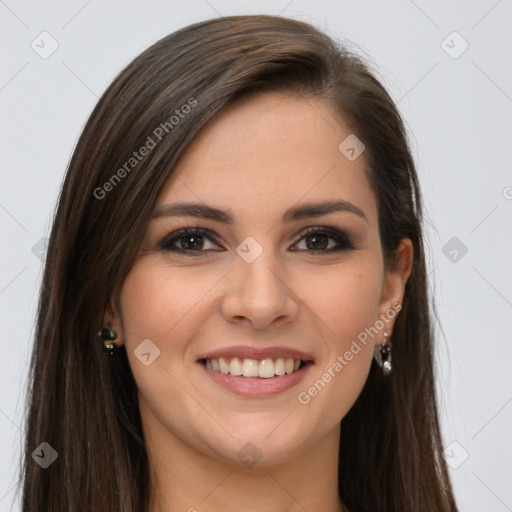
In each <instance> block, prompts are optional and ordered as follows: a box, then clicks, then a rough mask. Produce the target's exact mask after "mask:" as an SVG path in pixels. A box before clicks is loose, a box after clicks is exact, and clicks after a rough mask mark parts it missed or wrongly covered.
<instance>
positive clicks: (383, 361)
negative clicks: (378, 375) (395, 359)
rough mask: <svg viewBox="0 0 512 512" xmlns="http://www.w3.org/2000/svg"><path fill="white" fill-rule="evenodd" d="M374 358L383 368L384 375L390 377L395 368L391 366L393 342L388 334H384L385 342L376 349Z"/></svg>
mask: <svg viewBox="0 0 512 512" xmlns="http://www.w3.org/2000/svg"><path fill="white" fill-rule="evenodd" d="M373 357H374V359H375V361H377V364H378V365H379V366H380V367H381V368H382V373H383V374H384V375H389V374H390V373H391V370H392V369H393V366H392V364H391V340H390V339H389V335H388V333H387V332H385V333H384V340H383V341H382V345H381V346H380V347H375V351H374V353H373Z"/></svg>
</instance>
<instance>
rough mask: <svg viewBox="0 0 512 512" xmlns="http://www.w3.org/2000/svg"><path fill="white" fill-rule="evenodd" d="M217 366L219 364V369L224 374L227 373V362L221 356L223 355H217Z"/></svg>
mask: <svg viewBox="0 0 512 512" xmlns="http://www.w3.org/2000/svg"><path fill="white" fill-rule="evenodd" d="M219 366H220V371H221V372H222V373H224V374H226V375H227V374H228V373H229V364H228V363H226V360H225V359H224V358H223V357H219Z"/></svg>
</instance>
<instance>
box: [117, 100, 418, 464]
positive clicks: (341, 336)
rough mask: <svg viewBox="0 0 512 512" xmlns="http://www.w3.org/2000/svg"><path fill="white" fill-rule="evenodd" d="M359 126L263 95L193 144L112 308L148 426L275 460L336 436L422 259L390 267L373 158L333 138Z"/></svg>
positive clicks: (315, 104)
mask: <svg viewBox="0 0 512 512" xmlns="http://www.w3.org/2000/svg"><path fill="white" fill-rule="evenodd" d="M350 134H351V131H350V128H349V127H348V126H347V125H345V124H344V123H343V121H342V120H341V119H340V118H339V116H337V115H335V114H334V112H333V110H332V108H331V107H330V106H329V104H327V103H325V102H324V101H322V100H307V101H306V100H303V99H299V98H297V97H293V96H290V95H289V94H287V95H280V94H263V95H259V96H256V97H252V98H249V99H245V100H244V101H243V102H239V103H238V104H236V105H235V106H234V107H233V108H231V109H229V110H226V111H224V112H223V113H222V114H220V115H219V116H217V117H216V118H215V119H214V120H213V121H212V122H211V123H210V124H209V125H208V126H207V127H206V128H205V129H203V130H202V132H201V133H200V135H199V136H198V137H197V138H196V139H195V140H194V142H193V143H192V145H191V146H189V148H188V149H187V151H186V153H185V154H184V155H183V157H182V158H181V160H180V161H179V163H178V165H177V166H176V167H175V169H174V170H173V172H172V175H171V177H170V178H169V180H168V182H167V183H166V185H165V187H164V189H163V190H162V192H161V194H160V196H159V197H158V199H157V201H156V204H155V216H154V217H153V219H152V220H151V222H150V224H149V226H148V229H147V232H146V235H145V239H144V241H143V244H142V247H141V251H140V255H139V257H138V259H137V261H136V262H135V264H134V265H133V267H132V269H131V271H130V273H129V275H128V276H127V278H126V280H125V282H124V285H123V288H122V292H121V300H120V305H121V310H120V311H119V312H116V311H115V310H114V311H112V310H111V314H110V313H109V315H110V316H108V320H109V321H110V323H111V324H112V326H113V327H114V328H116V329H117V330H118V332H120V331H119V330H120V329H121V320H122V332H121V340H122V342H123V343H124V344H125V345H126V349H127V354H128V358H129V363H130V366H131V369H132V371H133V375H134V378H135V381H136V384H137V387H138V394H139V405H140V410H141V416H142V421H143V425H144V429H145V431H146V433H147V432H151V433H153V434H154V435H158V436H161V438H167V439H168V440H169V442H170V443H174V444H175V445H176V444H177V443H178V444H179V443H183V444H185V445H187V446H188V447H191V448H193V449H194V450H195V451H197V452H198V453H201V454H203V455H207V456H210V457H213V458H215V459H218V460H223V461H234V462H237V463H240V462H241V461H242V462H243V460H244V458H246V457H247V456H249V457H251V456H252V457H253V458H254V459H258V461H259V464H260V465H268V464H274V463H277V462H282V461H286V460H289V459H291V458H292V457H294V456H296V455H297V454H298V453H300V452H301V451H302V450H305V449H307V448H310V447H313V446H314V445H315V444H317V443H320V441H321V440H322V439H324V438H325V437H326V436H327V435H328V434H329V433H332V432H333V431H337V429H338V428H339V424H340V421H341V419H342V418H343V417H344V415H345V414H346V413H347V412H348V411H349V409H350V408H351V406H352V405H353V404H354V402H355V400H356V398H357V397H358V395H359V393H360V392H361V390H362V388H363V385H364V383H365V381H366V378H367V376H368V372H369V368H370V364H371V361H372V356H373V351H374V348H375V345H376V344H380V343H381V342H382V339H383V335H384V332H388V333H391V332H392V329H393V323H394V320H395V317H396V314H397V309H396V307H395V308H394V307H393V305H394V304H395V305H396V304H400V303H401V301H402V296H403V290H404V285H405V281H406V279H407V277H408V275H409V271H410V260H411V258H412V254H411V251H410V247H409V246H407V244H405V245H404V247H405V249H404V250H403V251H402V253H403V259H404V262H405V263H404V264H403V265H402V271H400V272H399V271H394V272H391V271H387V270H386V269H385V267H384V263H383V255H382V249H381V241H380V239H379V231H378V214H377V202H376V198H375V196H374V193H373V192H372V189H371V187H370V183H369V181H368V177H367V172H366V169H365V167H366V163H367V162H366V159H365V154H364V152H363V153H362V154H361V155H360V156H359V157H358V158H356V159H353V155H352V154H351V152H350V150H348V153H347V152H345V153H342V151H340V149H339V148H338V146H339V145H340V143H341V142H342V141H344V140H345V139H346V137H348V136H349V135H350ZM349 140H350V139H349ZM345 155H348V156H350V157H351V158H350V159H349V158H347V156H345ZM177 203H181V204H185V205H190V204H192V203H194V204H198V205H199V206H198V207H196V208H188V209H187V208H182V209H181V210H179V209H176V208H175V209H174V210H172V205H174V206H175V205H176V204H177ZM326 203H330V205H331V206H332V205H337V208H330V209H329V208H324V206H323V205H325V204H326ZM313 205H317V206H318V207H317V208H311V207H312V206H313ZM184 229H187V230H190V231H189V232H183V231H181V232H180V230H184ZM406 242H407V241H406ZM408 247H409V249H407V248H408ZM407 262H409V263H407ZM382 325H384V327H382ZM372 328H373V329H372ZM365 335H366V336H365ZM240 373H242V375H240Z"/></svg>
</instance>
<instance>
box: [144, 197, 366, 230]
mask: <svg viewBox="0 0 512 512" xmlns="http://www.w3.org/2000/svg"><path fill="white" fill-rule="evenodd" d="M334 212H348V213H353V214H355V215H357V216H359V217H361V218H362V219H364V220H365V221H366V222H367V223H368V219H367V217H366V215H365V213H364V212H363V210H361V208H359V207H358V206H356V205H355V204H352V203H350V202H348V201H344V200H341V199H338V200H335V201H326V202H322V203H306V204H301V205H298V206H294V207H292V208H290V209H289V210H287V211H286V212H285V214H284V215H283V221H284V222H293V221H297V220H301V219H305V218H310V217H321V216H323V215H327V214H329V213H334ZM169 216H174V217H197V218H200V219H207V220H213V221H216V222H222V223H224V224H230V225H232V224H233V223H234V217H233V215H232V214H231V213H230V212H227V211H224V210H220V209H219V208H214V207H213V206H208V205H206V204H202V203H172V204H163V205H160V206H158V207H157V208H156V209H155V211H154V212H153V218H157V217H169Z"/></svg>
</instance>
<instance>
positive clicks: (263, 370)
mask: <svg viewBox="0 0 512 512" xmlns="http://www.w3.org/2000/svg"><path fill="white" fill-rule="evenodd" d="M258 376H259V377H262V378H263V379H269V378H270V377H273V376H274V361H272V359H263V360H262V361H260V364H259V366H258Z"/></svg>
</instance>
